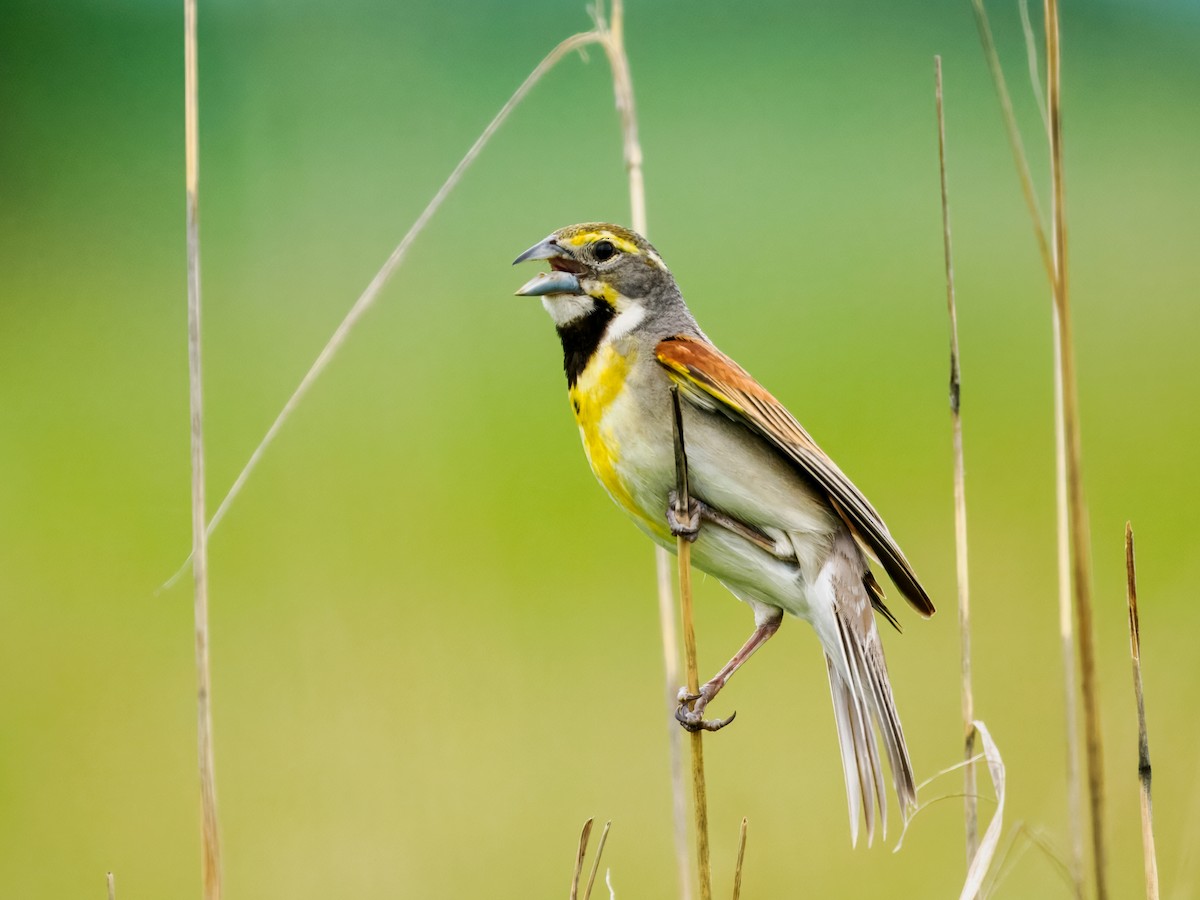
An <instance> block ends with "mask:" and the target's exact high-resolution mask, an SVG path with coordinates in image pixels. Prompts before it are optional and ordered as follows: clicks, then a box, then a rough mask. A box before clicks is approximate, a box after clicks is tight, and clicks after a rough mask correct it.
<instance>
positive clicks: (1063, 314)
mask: <svg viewBox="0 0 1200 900" xmlns="http://www.w3.org/2000/svg"><path fill="white" fill-rule="evenodd" d="M1045 15H1046V94H1047V97H1046V101H1047V102H1046V109H1047V112H1048V114H1049V121H1050V188H1051V216H1050V221H1051V227H1052V232H1053V261H1054V287H1055V289H1054V301H1055V305H1056V308H1057V310H1058V345H1059V363H1060V365H1061V372H1062V388H1063V391H1062V397H1063V426H1064V430H1065V436H1066V463H1067V467H1066V468H1067V513H1068V521H1069V524H1070V537H1071V575H1072V581H1073V583H1074V592H1075V618H1076V629H1077V631H1078V635H1079V640H1078V643H1079V664H1080V685H1081V687H1082V695H1083V722H1084V734H1085V738H1086V740H1085V745H1086V748H1087V776H1088V800H1089V807H1090V810H1091V830H1092V867H1093V870H1094V875H1095V879H1096V896H1097V898H1098V900H1107V897H1108V879H1107V857H1106V851H1105V843H1104V747H1103V743H1102V740H1101V735H1100V698H1099V688H1098V686H1097V684H1096V681H1097V678H1096V654H1095V635H1094V625H1093V615H1092V566H1091V528H1090V525H1089V523H1088V513H1087V502H1086V498H1085V496H1084V490H1083V448H1082V438H1081V435H1080V425H1079V389H1078V385H1077V380H1076V374H1075V348H1074V341H1073V339H1072V333H1071V307H1070V302H1069V297H1068V293H1067V290H1068V285H1069V281H1068V278H1067V226H1066V206H1065V189H1064V186H1063V152H1062V51H1061V45H1060V41H1059V23H1058V2H1057V0H1046V4H1045Z"/></svg>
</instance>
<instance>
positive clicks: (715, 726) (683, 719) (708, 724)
mask: <svg viewBox="0 0 1200 900" xmlns="http://www.w3.org/2000/svg"><path fill="white" fill-rule="evenodd" d="M735 718H737V712H736V711H735V712H733V713H730V715H729V717H728V718H725V719H705V718H704V717H703V716H701V715H700V713H696V712H692V711H691V710H690V709H688V708H687V707H686V706H684V705H683V704H682V703H681V704H679V708H678V709H676V710H675V720H676V721H677V722H679V724H680V725H682V726H683V729H684V731H689V732H692V733H695V732H697V731H720V730H721V729H722V728H724V727H725V726H726V725H728V724H729V723H730V722H732V721H733V720H734V719H735Z"/></svg>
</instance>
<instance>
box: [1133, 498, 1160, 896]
mask: <svg viewBox="0 0 1200 900" xmlns="http://www.w3.org/2000/svg"><path fill="white" fill-rule="evenodd" d="M1125 599H1126V601H1127V602H1128V604H1129V654H1130V656H1131V657H1133V695H1134V698H1135V699H1136V700H1137V717H1138V782H1139V783H1140V785H1141V808H1142V856H1143V861H1144V864H1145V869H1146V900H1158V855H1157V853H1155V850H1154V805H1153V804H1152V803H1151V802H1150V738H1149V736H1148V735H1147V733H1146V701H1145V696H1144V695H1143V693H1142V629H1141V626H1140V624H1139V623H1138V599H1137V573H1136V571H1135V569H1134V564H1133V526H1132V525H1131V524H1130V523H1129V522H1126V523H1125Z"/></svg>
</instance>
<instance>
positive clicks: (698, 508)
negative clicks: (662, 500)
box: [667, 491, 705, 541]
mask: <svg viewBox="0 0 1200 900" xmlns="http://www.w3.org/2000/svg"><path fill="white" fill-rule="evenodd" d="M678 506H679V494H678V493H676V492H675V491H671V493H669V494H667V525H668V526H669V527H670V529H671V534H673V535H675V537H681V538H684V539H685V540H688V541H695V540H696V537H697V536H698V535H699V534H700V516H701V515H702V514H703V510H704V509H705V506H704V504H703V503H701V502H700V501H699V500H697V499H696V498H695V497H689V498H688V511H687V521H680V518H679V513H677V512H676V511H675V510H676V507H678Z"/></svg>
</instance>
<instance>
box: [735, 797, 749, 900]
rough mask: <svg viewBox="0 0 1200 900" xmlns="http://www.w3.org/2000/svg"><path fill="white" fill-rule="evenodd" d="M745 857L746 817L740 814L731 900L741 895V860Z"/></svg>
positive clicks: (736, 899)
mask: <svg viewBox="0 0 1200 900" xmlns="http://www.w3.org/2000/svg"><path fill="white" fill-rule="evenodd" d="M745 858H746V817H745V816H742V827H741V828H740V829H739V830H738V854H737V865H736V866H734V869H733V900H738V898H739V897H741V896H742V862H743V860H745Z"/></svg>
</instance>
